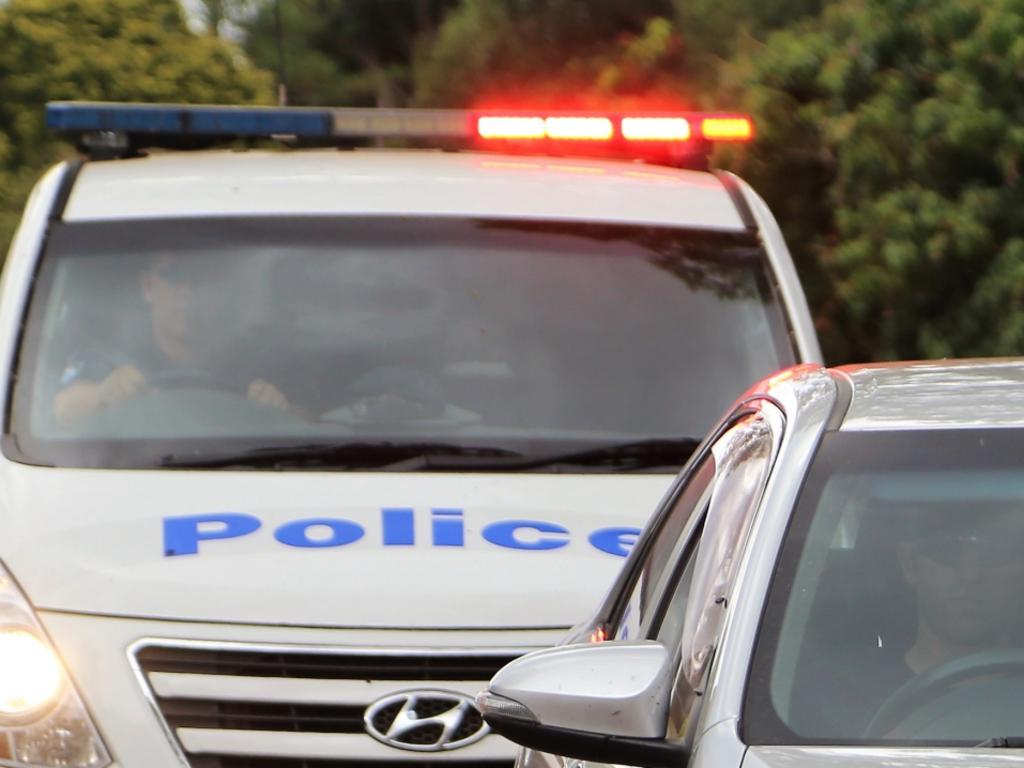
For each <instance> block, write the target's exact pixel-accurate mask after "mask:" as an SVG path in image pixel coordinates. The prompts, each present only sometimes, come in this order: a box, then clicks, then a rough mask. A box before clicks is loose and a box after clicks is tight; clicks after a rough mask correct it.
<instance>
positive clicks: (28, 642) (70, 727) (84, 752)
mask: <svg viewBox="0 0 1024 768" xmlns="http://www.w3.org/2000/svg"><path fill="white" fill-rule="evenodd" d="M109 763H110V756H109V755H108V754H107V750H106V748H105V747H104V746H103V742H102V741H101V740H100V737H99V734H98V733H97V732H96V728H95V727H94V726H93V724H92V720H91V719H90V718H89V714H88V712H86V710H85V706H84V705H83V704H82V701H81V699H79V697H78V694H77V693H76V692H75V689H74V686H73V685H72V684H71V681H70V680H69V679H68V677H67V674H66V673H65V672H64V666H63V665H62V664H61V661H60V658H59V657H58V656H57V653H56V652H55V651H54V649H53V647H52V646H51V645H50V643H49V641H48V640H47V639H46V633H45V632H44V631H43V628H42V626H40V624H39V622H38V620H37V619H36V617H35V614H34V613H33V612H32V608H31V607H30V606H29V604H28V601H27V600H25V598H24V596H23V595H22V594H21V591H20V590H19V589H18V587H17V585H16V584H15V583H14V579H12V578H11V577H10V575H9V574H8V573H7V571H6V570H4V568H3V566H0V765H4V766H13V767H14V768H28V767H29V766H32V768H37V767H50V766H52V768H103V766H106V765H108V764H109Z"/></svg>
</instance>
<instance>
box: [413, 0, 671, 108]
mask: <svg viewBox="0 0 1024 768" xmlns="http://www.w3.org/2000/svg"><path fill="white" fill-rule="evenodd" d="M672 16H673V8H672V2H671V0H633V2H624V1H623V0H499V1H497V2H496V1H495V0H463V2H462V3H461V4H460V5H459V7H458V8H457V9H456V10H454V11H453V12H452V13H450V14H449V15H448V16H447V17H446V18H445V20H444V23H443V24H442V25H441V27H440V29H439V30H438V33H437V35H436V38H435V39H434V40H433V41H431V44H430V45H428V46H423V47H422V48H421V49H420V50H419V51H418V57H417V62H416V68H415V101H416V102H417V103H418V104H426V105H431V106H465V105H470V104H472V105H477V106H492V105H500V106H503V107H508V106H515V105H519V104H527V103H528V104H531V105H534V104H539V105H549V104H554V105H558V106H563V107H586V106H592V105H596V104H601V105H606V104H607V103H608V98H609V96H615V97H616V102H617V103H618V104H619V105H624V104H625V103H627V102H629V101H630V100H633V101H635V100H637V99H641V98H642V99H644V100H646V101H648V102H653V101H657V100H659V99H663V100H665V101H666V102H669V103H678V101H679V99H680V96H681V90H685V89H681V88H680V83H681V82H682V81H681V78H680V71H681V68H682V67H683V59H682V56H681V53H682V51H681V48H680V39H679V35H678V34H677V32H676V30H675V27H674V24H673V23H672V22H671V19H672Z"/></svg>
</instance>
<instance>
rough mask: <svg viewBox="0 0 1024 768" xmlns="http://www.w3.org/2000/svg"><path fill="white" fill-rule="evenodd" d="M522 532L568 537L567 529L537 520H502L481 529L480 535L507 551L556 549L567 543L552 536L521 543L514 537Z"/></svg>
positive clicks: (567, 541) (521, 541)
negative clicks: (528, 531)
mask: <svg viewBox="0 0 1024 768" xmlns="http://www.w3.org/2000/svg"><path fill="white" fill-rule="evenodd" d="M523 530H531V531H536V532H537V533H547V534H557V535H558V536H568V535H569V530H568V529H567V528H563V527H562V526H560V525H555V524H554V523H544V522H540V521H538V520H503V521H502V522H500V523H491V524H490V525H488V526H486V527H485V528H484V529H483V531H482V532H481V535H482V536H483V537H484V538H485V539H486V540H487V541H489V542H491V544H496V545H497V546H499V547H507V548H508V549H534V550H541V549H558V548H559V547H564V546H565V545H566V544H568V543H569V540H568V539H558V538H554V537H553V536H547V537H544V536H542V537H540V538H538V539H536V540H535V541H523V540H522V539H521V538H519V537H518V536H517V535H516V534H518V533H519V532H520V531H523Z"/></svg>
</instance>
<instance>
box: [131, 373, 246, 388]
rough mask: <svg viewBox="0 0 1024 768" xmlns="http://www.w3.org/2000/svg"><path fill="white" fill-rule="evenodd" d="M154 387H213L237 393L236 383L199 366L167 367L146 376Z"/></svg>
mask: <svg viewBox="0 0 1024 768" xmlns="http://www.w3.org/2000/svg"><path fill="white" fill-rule="evenodd" d="M148 381H149V384H150V386H152V387H153V388H154V389H215V390H219V391H222V392H233V393H236V394H238V393H239V388H238V385H237V384H235V383H233V382H231V381H228V380H227V379H226V378H224V377H223V376H219V375H217V374H215V373H211V372H210V371H204V370H200V369H199V368H167V369H165V370H162V371H157V372H155V373H152V374H150V375H149V377H148Z"/></svg>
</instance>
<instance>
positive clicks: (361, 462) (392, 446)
mask: <svg viewBox="0 0 1024 768" xmlns="http://www.w3.org/2000/svg"><path fill="white" fill-rule="evenodd" d="M430 456H444V457H448V458H453V459H469V460H471V461H472V460H484V461H493V460H495V459H519V458H522V454H521V453H518V452H516V451H512V450H509V449H507V448H496V447H492V446H476V445H459V444H456V443H401V442H390V441H381V442H356V443H353V442H345V443H305V444H300V445H280V446H266V447H262V448H250V449H246V450H244V451H234V452H229V453H218V454H212V455H211V454H209V453H204V452H201V451H196V452H194V453H171V454H167V455H165V456H162V457H161V458H160V461H159V463H158V466H160V467H167V468H173V469H215V468H224V467H232V468H241V469H264V468H271V469H286V468H294V467H323V468H327V469H333V468H339V469H353V468H378V467H381V466H384V465H391V464H394V463H395V462H405V461H408V460H410V459H416V458H419V457H430Z"/></svg>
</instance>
